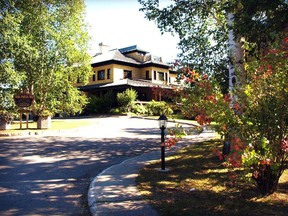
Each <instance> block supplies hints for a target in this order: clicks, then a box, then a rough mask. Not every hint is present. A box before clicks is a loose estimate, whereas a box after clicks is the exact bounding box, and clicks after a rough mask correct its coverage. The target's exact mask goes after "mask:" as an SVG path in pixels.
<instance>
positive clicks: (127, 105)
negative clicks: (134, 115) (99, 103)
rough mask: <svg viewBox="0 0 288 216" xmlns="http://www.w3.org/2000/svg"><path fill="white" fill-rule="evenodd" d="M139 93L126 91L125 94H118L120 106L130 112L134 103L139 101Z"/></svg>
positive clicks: (130, 90)
mask: <svg viewBox="0 0 288 216" xmlns="http://www.w3.org/2000/svg"><path fill="white" fill-rule="evenodd" d="M137 96H138V95H137V92H136V91H135V90H134V89H126V90H125V91H124V92H120V93H118V94H117V101H118V104H119V106H120V107H121V108H122V109H123V110H124V111H125V112H130V111H131V109H132V106H133V103H134V102H135V100H136V99H137Z"/></svg>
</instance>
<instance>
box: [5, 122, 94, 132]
mask: <svg viewBox="0 0 288 216" xmlns="http://www.w3.org/2000/svg"><path fill="white" fill-rule="evenodd" d="M92 124H95V120H94V121H93V120H92V119H52V122H51V128H49V129H42V130H45V131H47V130H69V129H74V128H79V127H85V126H89V125H92ZM36 130H37V131H41V130H40V129H37V122H31V121H30V122H29V123H28V129H27V128H26V121H23V122H22V129H20V123H19V122H13V123H12V125H11V129H10V130H0V134H1V133H7V132H8V133H19V132H21V131H36Z"/></svg>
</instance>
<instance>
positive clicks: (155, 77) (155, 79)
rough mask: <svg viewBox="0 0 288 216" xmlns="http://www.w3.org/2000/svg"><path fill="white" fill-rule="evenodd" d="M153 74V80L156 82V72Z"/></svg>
mask: <svg viewBox="0 0 288 216" xmlns="http://www.w3.org/2000/svg"><path fill="white" fill-rule="evenodd" d="M153 72H154V74H153V75H154V80H157V76H156V71H153Z"/></svg>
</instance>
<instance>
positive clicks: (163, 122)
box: [158, 115, 168, 171]
mask: <svg viewBox="0 0 288 216" xmlns="http://www.w3.org/2000/svg"><path fill="white" fill-rule="evenodd" d="M167 121H168V119H167V117H166V116H165V115H161V116H160V117H159V119H158V123H159V128H160V129H161V171H164V170H165V138H164V135H165V129H166V127H167Z"/></svg>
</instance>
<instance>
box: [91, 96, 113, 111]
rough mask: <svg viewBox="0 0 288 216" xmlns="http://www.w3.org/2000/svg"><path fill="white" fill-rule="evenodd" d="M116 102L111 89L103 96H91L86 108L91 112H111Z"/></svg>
mask: <svg viewBox="0 0 288 216" xmlns="http://www.w3.org/2000/svg"><path fill="white" fill-rule="evenodd" d="M113 104H114V96H113V92H112V91H109V92H107V93H106V94H104V95H103V96H102V97H98V96H91V97H90V98H89V102H88V105H87V106H86V110H87V111H88V113H90V114H99V113H109V112H110V110H111V108H112V107H113Z"/></svg>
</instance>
